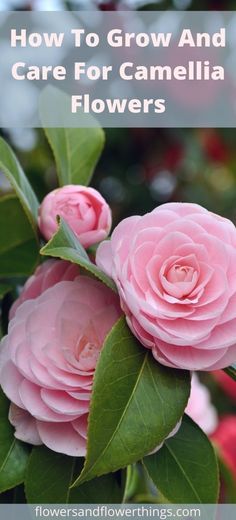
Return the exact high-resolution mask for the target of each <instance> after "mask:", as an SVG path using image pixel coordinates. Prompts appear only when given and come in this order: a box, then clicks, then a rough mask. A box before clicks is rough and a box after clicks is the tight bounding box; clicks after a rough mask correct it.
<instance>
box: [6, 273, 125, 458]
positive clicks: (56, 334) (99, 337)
mask: <svg viewBox="0 0 236 520" xmlns="http://www.w3.org/2000/svg"><path fill="white" fill-rule="evenodd" d="M120 314H121V309H120V306H119V299H118V297H117V296H116V295H115V293H114V292H113V291H112V290H110V289H108V288H107V287H106V286H105V285H103V284H102V283H101V282H98V281H96V280H94V279H92V278H89V277H86V276H82V275H81V276H79V277H78V278H77V279H75V280H74V281H62V282H59V283H56V285H54V286H53V287H50V288H49V289H47V290H46V291H45V292H42V294H41V295H40V296H38V297H36V298H35V299H30V300H27V301H24V302H23V303H22V304H21V305H19V307H18V308H17V309H16V312H15V316H14V318H13V319H12V320H11V321H10V324H9V331H8V335H7V336H6V337H5V338H4V339H3V340H2V342H1V348H0V384H1V386H2V388H3V391H4V392H5V394H6V395H7V397H8V398H9V399H10V401H11V402H12V404H11V406H10V413H9V419H10V421H11V423H12V424H13V426H15V429H16V432H15V436H16V437H17V438H18V439H21V440H23V441H25V442H29V443H31V444H35V445H37V444H42V443H43V444H45V445H46V446H48V448H50V449H52V450H54V451H57V452H60V453H65V454H67V455H72V456H84V455H85V453H86V437H87V416H88V411H89V403H90V397H91V390H92V383H93V376H94V371H95V367H96V364H97V360H98V357H99V354H100V351H101V348H102V345H103V343H104V339H105V337H106V335H107V334H108V332H109V331H110V329H111V328H112V326H113V325H114V323H115V322H116V321H117V319H118V318H119V316H120Z"/></svg>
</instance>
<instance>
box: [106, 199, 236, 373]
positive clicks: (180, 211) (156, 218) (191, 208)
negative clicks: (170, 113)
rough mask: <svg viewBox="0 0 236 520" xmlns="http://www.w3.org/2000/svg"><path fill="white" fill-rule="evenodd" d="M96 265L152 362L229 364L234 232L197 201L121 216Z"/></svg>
mask: <svg viewBox="0 0 236 520" xmlns="http://www.w3.org/2000/svg"><path fill="white" fill-rule="evenodd" d="M96 262H97V264H98V266H99V267H100V268H101V269H103V270H104V271H105V272H106V273H107V274H108V275H109V276H111V277H112V278H113V279H114V281H115V283H116V285H117V288H118V291H119V294H120V298H121V303H122V307H123V309H124V312H125V313H126V317H127V322H128V325H129V326H130V328H131V330H132V331H133V333H134V334H135V335H136V336H137V337H138V339H139V340H140V341H141V343H142V344H143V345H144V346H145V347H147V348H149V349H152V353H153V356H154V357H155V358H156V359H157V361H159V362H160V363H162V364H164V365H167V366H171V367H174V368H181V369H184V368H185V369H189V370H214V369H218V368H224V367H226V366H228V365H230V364H231V363H233V362H235V360H236V344H235V329H236V228H235V226H234V225H233V223H232V222H230V221H229V220H228V219H226V218H222V217H220V216H218V215H215V214H214V213H211V212H209V211H207V210H206V209H205V208H203V207H201V206H199V205H197V204H187V203H169V204H163V205H162V206H159V207H158V208H156V209H155V210H154V211H153V212H151V213H147V214H146V215H144V216H142V217H141V216H133V217H129V218H126V219H124V220H123V221H122V222H121V223H120V224H118V226H117V227H116V228H115V230H114V231H113V233H112V236H111V240H110V241H105V242H103V243H102V244H100V246H99V247H98V250H97V256H96Z"/></svg>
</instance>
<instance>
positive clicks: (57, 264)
mask: <svg viewBox="0 0 236 520" xmlns="http://www.w3.org/2000/svg"><path fill="white" fill-rule="evenodd" d="M78 275H79V267H78V265H76V264H72V263H71V262H66V261H65V260H46V262H43V264H41V265H39V266H38V267H37V269H36V271H35V273H34V274H33V275H32V276H30V278H28V280H27V282H26V284H25V286H24V288H23V290H22V292H21V294H20V296H19V298H17V300H16V301H15V302H14V304H13V305H12V307H11V309H10V320H11V319H12V318H14V316H15V313H16V310H17V309H18V307H19V306H20V305H21V304H22V303H23V302H24V301H26V300H34V298H37V297H38V296H40V294H42V293H43V292H44V291H46V290H47V289H49V287H52V286H53V285H55V284H56V283H58V282H62V281H71V280H74V279H75V278H76V277H77V276H78Z"/></svg>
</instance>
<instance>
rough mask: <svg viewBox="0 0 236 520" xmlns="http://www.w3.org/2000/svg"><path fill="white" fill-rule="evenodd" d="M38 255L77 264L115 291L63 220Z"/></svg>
mask: <svg viewBox="0 0 236 520" xmlns="http://www.w3.org/2000/svg"><path fill="white" fill-rule="evenodd" d="M40 253H41V254H42V255H46V256H54V257H59V258H62V259H63V260H69V262H72V263H74V264H78V265H80V267H83V269H85V270H86V271H88V272H89V273H91V274H93V275H94V276H96V278H98V279H99V280H100V281H101V282H103V283H105V284H106V285H107V286H108V287H110V288H111V289H113V290H116V287H115V284H114V282H113V280H112V279H111V278H109V276H107V275H106V274H105V273H103V271H101V270H100V269H99V268H98V267H97V266H96V265H94V264H93V263H92V262H91V260H90V259H89V256H88V255H87V253H86V251H85V249H84V248H83V246H82V245H81V244H80V242H79V240H78V238H77V237H76V235H75V234H74V232H73V231H72V230H71V229H70V228H69V226H68V224H67V223H66V222H65V221H64V220H63V219H61V220H60V225H59V228H58V231H57V233H56V234H55V235H54V236H53V237H52V238H51V240H50V241H49V242H48V243H47V244H46V246H44V247H43V248H42V249H41V251H40Z"/></svg>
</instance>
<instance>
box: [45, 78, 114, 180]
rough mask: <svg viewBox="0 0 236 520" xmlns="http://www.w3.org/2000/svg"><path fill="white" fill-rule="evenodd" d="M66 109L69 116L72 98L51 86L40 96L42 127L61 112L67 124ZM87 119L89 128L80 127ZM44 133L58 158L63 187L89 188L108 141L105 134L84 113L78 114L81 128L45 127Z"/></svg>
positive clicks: (58, 168)
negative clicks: (76, 185) (68, 185)
mask: <svg viewBox="0 0 236 520" xmlns="http://www.w3.org/2000/svg"><path fill="white" fill-rule="evenodd" d="M66 110H68V114H70V113H71V109H70V98H69V96H67V95H66V94H64V93H63V92H61V91H60V90H59V89H57V88H55V87H52V86H48V87H47V88H46V89H45V90H44V91H43V93H42V94H41V100H40V115H41V120H42V123H43V126H44V127H45V126H47V125H48V118H49V117H50V114H55V113H56V114H57V115H58V116H59V112H60V111H62V114H61V120H62V122H63V124H64V121H65V112H66ZM85 118H86V120H87V122H86V126H87V128H79V127H80V126H82V120H83V121H84V119H85ZM95 124H96V126H95ZM89 125H90V128H89ZM68 126H70V125H69V124H68ZM44 130H45V133H46V136H47V139H48V141H49V144H50V146H51V148H52V151H53V154H54V157H55V161H56V165H57V172H58V178H59V183H60V185H61V186H64V185H65V184H82V185H88V184H89V181H90V179H91V177H92V174H93V172H94V169H95V167H96V164H97V162H98V159H99V157H100V155H101V152H102V150H103V146H104V141H105V134H104V131H103V130H102V128H101V127H99V126H98V124H97V123H96V122H95V119H94V118H93V117H92V116H87V115H84V114H83V113H81V114H80V115H78V128H44Z"/></svg>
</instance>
